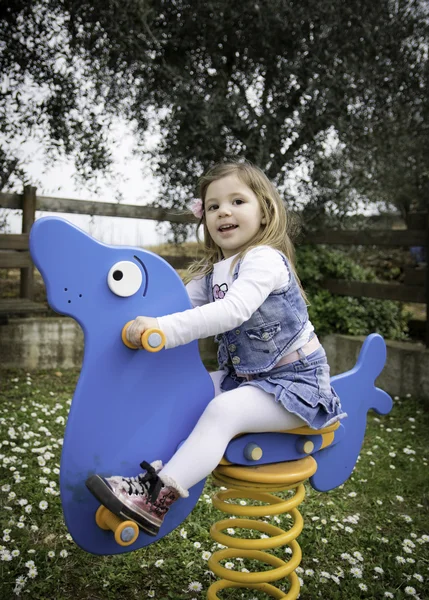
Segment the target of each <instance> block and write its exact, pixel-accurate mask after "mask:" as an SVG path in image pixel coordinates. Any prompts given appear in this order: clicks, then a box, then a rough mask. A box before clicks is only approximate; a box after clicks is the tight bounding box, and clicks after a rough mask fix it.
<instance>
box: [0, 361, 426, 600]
mask: <svg viewBox="0 0 429 600" xmlns="http://www.w3.org/2000/svg"><path fill="white" fill-rule="evenodd" d="M77 377H78V373H77V372H76V371H71V372H63V373H60V372H53V371H50V372H43V371H38V372H34V373H31V374H27V373H25V372H23V371H18V370H16V371H3V372H1V390H0V459H1V467H0V468H1V484H0V501H1V512H0V519H1V531H2V533H1V538H2V541H0V558H1V561H0V566H1V576H0V598H2V600H10V599H12V598H15V597H16V596H18V595H20V596H21V597H23V598H30V599H31V600H33V599H34V600H45V599H46V600H48V599H49V600H51V599H55V600H66V599H67V600H68V599H72V598H73V599H74V600H83V599H85V600H98V599H99V600H102V599H117V598H127V600H131V599H139V600H141V599H143V598H152V597H153V598H156V599H158V600H161V599H167V598H173V599H178V600H180V599H183V600H185V599H187V600H192V599H193V598H205V593H206V590H207V588H208V586H209V584H210V582H211V581H213V576H212V574H211V573H210V572H209V570H208V566H207V556H208V554H207V553H209V552H213V551H214V550H215V549H216V546H217V544H215V543H214V542H213V541H212V540H211V539H210V537H209V533H208V531H209V528H210V525H211V524H212V523H213V522H214V521H216V520H219V519H220V518H222V514H221V513H219V512H218V511H217V510H216V509H214V508H213V506H212V504H211V500H210V497H211V494H212V492H213V491H214V489H215V488H214V486H213V483H212V481H211V480H208V482H207V484H206V488H205V490H204V494H203V495H202V496H201V498H200V500H199V502H198V503H197V505H196V507H195V509H194V511H193V512H192V513H191V515H190V516H189V517H188V519H187V520H186V521H185V522H184V523H183V524H182V525H181V527H179V528H178V529H177V530H175V531H174V532H172V533H171V534H170V535H168V536H167V537H166V538H164V539H162V540H161V541H160V542H158V543H157V544H153V545H151V546H148V547H147V548H145V549H142V550H139V551H137V552H132V553H127V554H125V555H121V556H107V557H98V556H92V555H90V554H86V553H85V552H83V551H82V550H80V549H79V548H78V547H77V546H76V545H75V544H74V543H73V541H72V539H71V537H70V535H69V534H68V533H67V530H66V528H65V525H64V522H63V519H62V512H61V502H60V497H59V492H58V489H59V483H58V474H59V466H60V453H61V444H62V438H63V433H64V422H65V420H66V418H67V412H68V409H69V405H70V401H71V398H72V395H73V390H74V386H75V384H76V381H77ZM428 443H429V415H428V413H427V412H426V411H425V409H424V405H423V404H421V403H419V402H418V401H417V400H415V399H413V398H404V399H397V400H396V401H395V406H394V409H393V411H392V413H391V414H390V415H388V416H386V417H377V416H376V415H375V414H374V413H370V416H369V419H368V429H367V435H366V439H365V443H364V447H363V449H362V452H361V458H360V460H359V462H358V464H357V467H356V469H355V471H354V473H353V475H352V477H351V478H350V479H349V481H348V482H347V483H346V484H345V485H344V486H342V487H341V488H339V489H336V490H334V491H332V492H330V493H327V494H320V493H318V492H316V491H314V490H313V489H311V488H310V487H309V486H307V492H308V493H307V497H306V499H305V501H304V503H303V504H302V505H301V508H300V509H301V512H302V514H303V516H304V531H303V533H302V534H301V536H300V537H299V541H300V544H301V547H302V551H303V560H302V563H301V567H300V568H299V569H298V571H299V576H300V577H301V578H302V580H303V582H304V585H303V587H302V590H301V596H300V597H301V599H302V600H315V599H318V598H322V599H324V600H331V599H340V598H347V599H351V600H354V599H357V598H375V599H379V598H380V599H382V598H385V597H391V598H410V597H416V598H421V599H422V600H423V599H424V598H428V597H429V584H428V578H429V535H428V534H429V510H428V508H429V483H428V481H429V476H428ZM46 503H47V506H46ZM272 522H273V523H274V520H272ZM280 523H281V524H283V525H284V528H285V529H287V528H288V519H287V518H286V517H282V518H281V519H280ZM231 525H233V523H232V524H231ZM239 533H240V532H239V531H238V530H236V531H235V535H238V534H239ZM203 553H206V554H203ZM277 553H278V554H279V555H280V556H285V550H284V548H283V549H281V550H278V551H277ZM286 556H287V554H286ZM29 561H32V562H29ZM233 562H234V561H233ZM244 566H245V567H248V568H249V569H250V568H251V566H252V565H250V564H246V563H245V562H243V563H241V564H240V563H239V562H238V561H235V568H239V569H241V568H243V567H244ZM352 569H355V570H354V571H353V570H352ZM381 569H382V571H381ZM356 575H358V576H359V575H360V577H358V576H356ZM19 581H22V585H20V584H19V583H17V582H19ZM193 582H194V583H193ZM192 585H193V586H194V587H195V588H197V589H196V590H194V591H193V590H192V589H190V588H192ZM280 585H284V586H286V583H285V582H281V583H280ZM359 585H362V586H363V587H364V589H361V588H360V587H359ZM200 587H201V590H200V591H198V588H200ZM365 587H366V589H365ZM413 590H414V591H413ZM386 592H388V593H390V594H391V596H389V595H388V596H385V593H386ZM222 598H225V599H231V600H235V599H237V600H238V599H240V598H247V599H251V598H258V599H259V598H267V596H264V595H262V594H260V593H259V592H252V591H241V590H230V591H224V592H223V595H222Z"/></svg>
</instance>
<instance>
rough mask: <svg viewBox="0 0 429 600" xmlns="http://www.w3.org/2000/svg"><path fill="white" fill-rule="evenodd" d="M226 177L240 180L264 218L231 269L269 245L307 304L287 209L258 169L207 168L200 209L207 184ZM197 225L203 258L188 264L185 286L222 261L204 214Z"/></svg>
mask: <svg viewBox="0 0 429 600" xmlns="http://www.w3.org/2000/svg"><path fill="white" fill-rule="evenodd" d="M228 175H236V176H237V177H238V178H239V179H240V181H242V182H243V183H244V184H245V185H247V187H248V188H250V189H251V190H252V192H253V193H254V194H255V196H256V197H257V198H258V200H259V204H260V207H261V210H262V216H263V217H264V218H265V223H266V224H265V225H264V226H263V227H262V228H261V230H260V231H259V233H258V234H257V235H256V236H255V238H254V239H253V240H251V241H250V242H249V244H248V245H247V246H246V247H245V248H244V249H243V250H242V251H241V252H240V253H239V254H238V255H237V256H236V258H235V260H234V263H233V265H232V267H233V266H234V265H235V264H236V263H237V262H238V261H239V260H240V259H241V258H242V257H243V256H244V255H245V254H246V252H248V251H249V250H251V249H252V248H256V246H271V247H272V248H275V249H276V250H279V251H280V252H282V253H283V254H284V255H285V256H286V258H287V259H288V260H289V263H290V266H291V269H292V271H293V273H294V275H295V277H296V279H297V282H298V285H299V286H300V288H301V293H302V295H303V297H304V299H305V300H306V301H307V298H306V295H305V292H304V290H303V289H302V286H301V282H300V281H299V278H298V276H297V274H296V270H295V248H294V246H293V243H292V241H291V239H290V237H289V219H288V214H287V212H286V207H285V205H284V203H283V200H282V199H281V197H280V194H279V193H278V191H277V190H276V188H275V187H274V185H273V184H272V183H271V181H270V180H269V179H268V177H267V176H266V175H265V173H264V172H263V171H262V170H261V169H260V168H259V167H256V166H255V165H253V164H251V163H250V162H247V161H245V162H225V163H219V164H217V165H215V166H214V167H212V168H211V169H209V170H208V171H207V173H205V175H203V176H202V177H201V179H200V181H199V192H200V198H201V200H202V202H203V207H204V202H205V198H206V194H207V189H208V187H209V185H210V184H211V183H213V181H217V180H218V179H222V178H223V177H227V176H228ZM200 225H203V227H204V240H203V243H202V244H201V242H200V239H199V238H198V229H197V238H198V241H199V242H200V245H202V249H203V255H204V256H203V258H202V259H200V260H197V261H195V262H194V263H192V264H191V266H190V267H189V269H188V270H187V272H186V274H185V278H184V281H185V283H188V282H189V281H190V280H191V279H193V278H194V277H195V276H202V275H207V274H208V273H210V272H211V271H212V269H213V264H214V263H216V262H218V261H220V260H222V258H223V254H222V250H221V249H220V247H219V246H218V245H217V244H215V242H214V241H213V240H212V238H211V236H210V234H209V231H208V229H207V224H206V221H205V214H204V213H203V216H202V217H201V220H200V222H199V223H198V228H199V226H200Z"/></svg>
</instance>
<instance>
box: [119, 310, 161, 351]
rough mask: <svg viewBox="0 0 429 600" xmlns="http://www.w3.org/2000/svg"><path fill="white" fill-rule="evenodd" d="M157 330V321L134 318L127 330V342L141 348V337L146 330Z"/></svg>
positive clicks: (146, 318)
mask: <svg viewBox="0 0 429 600" xmlns="http://www.w3.org/2000/svg"><path fill="white" fill-rule="evenodd" d="M154 328H155V329H159V325H158V319H155V318H153V317H136V318H135V319H134V321H132V322H131V324H130V325H129V326H128V328H127V332H126V338H127V340H128V341H129V342H130V343H131V344H133V345H134V346H137V347H138V348H141V347H142V340H141V338H142V335H143V333H144V332H145V331H146V330H147V329H154Z"/></svg>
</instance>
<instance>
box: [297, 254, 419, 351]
mask: <svg viewBox="0 0 429 600" xmlns="http://www.w3.org/2000/svg"><path fill="white" fill-rule="evenodd" d="M296 263H297V271H298V275H299V277H300V278H301V282H302V285H303V287H304V289H305V291H306V293H307V296H308V298H309V301H310V306H309V308H308V310H309V315H310V319H311V321H312V323H313V325H314V327H315V329H316V331H317V332H318V334H319V335H320V336H323V335H327V334H329V333H343V334H349V335H367V334H369V333H373V332H377V333H379V334H381V335H382V336H383V337H385V338H387V339H390V340H403V339H407V333H408V325H407V322H408V319H409V314H408V313H407V311H406V310H405V309H404V306H403V304H402V303H400V302H394V301H392V300H377V299H374V298H352V297H350V296H337V295H334V294H331V293H330V292H328V291H327V290H324V289H322V288H321V282H322V281H323V280H324V279H344V280H347V281H378V279H377V277H376V275H375V272H374V271H373V269H371V268H368V267H361V266H359V265H358V264H356V263H355V262H354V261H353V260H352V259H351V258H349V257H348V256H347V255H346V254H345V253H344V252H341V251H340V250H332V249H328V248H325V247H323V246H317V247H315V246H302V247H299V248H297V256H296Z"/></svg>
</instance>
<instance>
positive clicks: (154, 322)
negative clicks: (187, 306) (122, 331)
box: [126, 276, 209, 347]
mask: <svg viewBox="0 0 429 600" xmlns="http://www.w3.org/2000/svg"><path fill="white" fill-rule="evenodd" d="M186 291H187V292H188V295H189V299H190V301H191V304H192V307H193V308H195V307H196V306H202V305H204V304H207V302H209V298H208V295H207V285H206V278H205V277H204V276H203V277H196V278H195V279H191V281H190V282H189V283H188V284H187V285H186ZM153 328H155V329H159V328H160V326H159V322H158V319H156V318H154V317H136V318H135V319H134V321H132V323H131V324H130V325H129V327H128V329H127V333H126V336H127V339H128V341H129V342H131V344H133V345H134V346H137V347H140V346H141V336H142V334H143V333H144V332H145V331H146V330H147V329H153ZM167 347H171V346H167Z"/></svg>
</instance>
